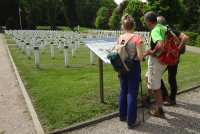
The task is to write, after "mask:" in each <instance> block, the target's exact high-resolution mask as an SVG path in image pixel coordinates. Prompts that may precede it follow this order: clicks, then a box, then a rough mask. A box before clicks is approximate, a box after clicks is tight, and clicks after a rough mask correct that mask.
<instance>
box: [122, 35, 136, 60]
mask: <svg viewBox="0 0 200 134" xmlns="http://www.w3.org/2000/svg"><path fill="white" fill-rule="evenodd" d="M134 36H135V35H134V34H133V35H131V37H130V39H129V40H128V41H127V43H126V44H125V49H126V52H127V54H128V57H129V58H131V55H130V53H129V51H128V48H127V44H128V43H129V41H130V40H131V39H133V37H134ZM136 56H137V50H136V53H135V55H134V56H133V59H135V57H136Z"/></svg>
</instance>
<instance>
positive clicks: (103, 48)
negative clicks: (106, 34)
mask: <svg viewBox="0 0 200 134" xmlns="http://www.w3.org/2000/svg"><path fill="white" fill-rule="evenodd" d="M84 43H85V45H86V46H87V47H88V48H89V49H90V50H91V51H92V52H93V53H95V54H96V55H97V56H98V57H99V58H100V59H101V60H102V61H103V62H104V63H106V64H110V60H109V59H108V58H107V55H108V54H109V52H110V51H111V50H112V48H113V47H114V46H115V45H116V39H99V40H86V41H84Z"/></svg>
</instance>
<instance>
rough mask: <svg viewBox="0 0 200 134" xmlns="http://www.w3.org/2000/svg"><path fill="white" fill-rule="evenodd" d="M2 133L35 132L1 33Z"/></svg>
mask: <svg viewBox="0 0 200 134" xmlns="http://www.w3.org/2000/svg"><path fill="white" fill-rule="evenodd" d="M0 134H35V130H34V125H33V122H32V119H31V116H30V115H29V112H28V110H27V107H26V103H25V101H24V98H23V95H22V93H21V90H20V89H19V86H18V82H17V80H16V76H15V74H14V71H13V69H12V66H11V63H10V59H9V57H8V54H7V50H6V48H5V46H4V45H3V36H2V35H1V34H0Z"/></svg>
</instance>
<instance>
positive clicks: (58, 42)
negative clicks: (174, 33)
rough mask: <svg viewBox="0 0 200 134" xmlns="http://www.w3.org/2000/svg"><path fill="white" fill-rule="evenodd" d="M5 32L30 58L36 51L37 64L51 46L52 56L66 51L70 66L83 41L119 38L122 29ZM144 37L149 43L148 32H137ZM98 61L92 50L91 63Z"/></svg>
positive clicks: (67, 65)
mask: <svg viewBox="0 0 200 134" xmlns="http://www.w3.org/2000/svg"><path fill="white" fill-rule="evenodd" d="M5 33H6V34H7V35H9V36H11V37H13V39H14V40H15V41H16V46H17V47H18V48H19V49H21V50H22V52H23V53H24V54H26V55H27V57H28V58H29V59H30V58H31V54H32V52H34V58H35V65H36V67H39V66H40V52H43V51H44V50H45V49H46V48H49V50H50V55H51V58H52V59H54V58H55V49H56V48H57V49H58V50H60V52H62V51H63V52H64V64H65V67H69V66H70V52H71V55H72V56H73V57H75V53H76V51H77V49H78V48H79V47H80V44H81V42H84V41H85V40H99V39H102V40H103V39H117V38H118V37H119V35H121V34H122V31H108V30H88V32H87V33H83V34H80V33H78V32H71V31H67V32H66V31H65V32H64V31H48V30H8V31H5ZM135 33H137V34H139V35H141V36H142V37H143V41H144V43H145V44H148V40H149V33H148V32H135ZM95 63H96V55H95V54H94V53H93V52H92V51H90V64H95Z"/></svg>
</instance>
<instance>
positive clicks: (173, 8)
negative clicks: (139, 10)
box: [145, 0, 184, 25]
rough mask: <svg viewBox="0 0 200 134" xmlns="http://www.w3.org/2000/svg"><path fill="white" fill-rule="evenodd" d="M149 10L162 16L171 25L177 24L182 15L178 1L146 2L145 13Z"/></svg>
mask: <svg viewBox="0 0 200 134" xmlns="http://www.w3.org/2000/svg"><path fill="white" fill-rule="evenodd" d="M150 10H151V11H155V12H156V13H157V14H158V15H162V16H164V17H165V18H166V20H167V21H168V23H169V24H171V25H174V24H178V23H179V22H180V20H181V19H182V18H183V16H182V15H183V13H184V10H183V6H182V4H181V1H180V0H148V5H146V6H145V12H147V11H150Z"/></svg>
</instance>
